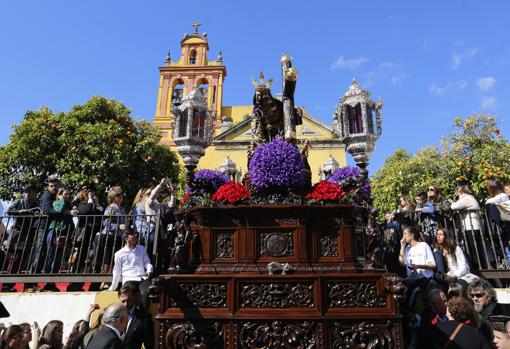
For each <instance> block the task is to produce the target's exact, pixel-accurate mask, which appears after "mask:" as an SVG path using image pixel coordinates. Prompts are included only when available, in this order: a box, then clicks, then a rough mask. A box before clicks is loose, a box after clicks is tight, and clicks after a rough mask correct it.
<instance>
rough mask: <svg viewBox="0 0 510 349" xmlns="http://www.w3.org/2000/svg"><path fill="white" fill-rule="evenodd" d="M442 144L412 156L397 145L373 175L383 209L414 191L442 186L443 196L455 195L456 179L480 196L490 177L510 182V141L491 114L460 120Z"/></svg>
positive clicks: (378, 204) (484, 193) (374, 193)
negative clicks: (439, 146)
mask: <svg viewBox="0 0 510 349" xmlns="http://www.w3.org/2000/svg"><path fill="white" fill-rule="evenodd" d="M441 143H442V148H441V149H438V148H435V147H426V148H424V149H422V150H421V151H419V152H418V153H416V154H414V155H411V154H409V153H407V152H406V151H405V150H404V149H397V150H396V151H395V153H393V154H392V155H391V156H390V157H389V158H387V159H386V161H385V163H384V166H383V167H382V168H381V169H380V170H379V171H377V172H376V173H375V174H374V175H373V176H372V178H371V185H372V198H373V200H374V205H375V206H376V207H378V208H379V209H380V210H381V213H384V212H390V211H392V210H394V209H395V208H396V206H397V200H398V198H399V197H400V196H403V195H405V196H409V197H410V198H411V200H413V201H414V196H415V195H416V194H417V193H418V192H420V191H424V190H426V189H427V187H428V186H429V185H437V186H438V187H439V188H440V189H441V191H442V194H443V196H444V197H446V198H453V197H454V193H455V187H456V186H457V184H464V183H467V184H470V185H471V186H472V187H473V189H474V191H475V195H476V197H477V198H478V199H479V201H483V199H485V198H486V197H487V189H486V181H487V179H499V180H501V181H502V182H507V181H508V173H510V162H509V161H508V159H509V158H510V145H509V143H508V142H507V140H506V139H505V138H504V137H502V136H501V134H500V131H499V129H498V128H497V124H496V121H495V119H494V118H493V117H491V116H485V115H481V114H478V115H472V116H469V117H467V118H466V119H465V120H462V119H460V118H457V119H455V123H454V129H453V132H452V134H451V135H450V136H448V137H446V138H444V139H443V140H442V141H441Z"/></svg>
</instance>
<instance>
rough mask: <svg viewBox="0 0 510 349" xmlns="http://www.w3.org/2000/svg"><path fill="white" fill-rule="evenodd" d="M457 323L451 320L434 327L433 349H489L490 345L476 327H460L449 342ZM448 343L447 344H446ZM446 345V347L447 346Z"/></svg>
mask: <svg viewBox="0 0 510 349" xmlns="http://www.w3.org/2000/svg"><path fill="white" fill-rule="evenodd" d="M458 325H459V322H458V321H457V320H451V321H446V322H441V323H439V324H437V325H436V331H435V333H434V340H435V348H447V349H491V348H492V347H491V345H490V344H489V342H488V341H487V340H486V339H485V337H484V336H483V335H482V334H481V333H480V331H479V330H478V329H477V328H476V327H472V326H470V325H465V324H464V325H462V327H461V328H460V330H459V332H457V335H456V336H455V338H453V340H452V341H451V342H449V340H448V339H449V338H450V336H451V335H452V333H453V332H454V331H455V329H456V328H457V326H458ZM448 342H449V343H448ZM447 343H448V345H447Z"/></svg>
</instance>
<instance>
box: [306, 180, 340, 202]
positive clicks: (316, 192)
mask: <svg viewBox="0 0 510 349" xmlns="http://www.w3.org/2000/svg"><path fill="white" fill-rule="evenodd" d="M344 196H345V192H344V191H343V190H342V188H340V187H339V186H338V184H336V183H331V182H328V181H320V182H319V183H317V184H315V185H314V186H313V188H312V192H311V193H309V194H308V195H307V196H306V198H307V199H309V200H310V199H315V200H317V201H324V202H325V201H334V202H339V201H340V200H341V199H342V198H343V197H344Z"/></svg>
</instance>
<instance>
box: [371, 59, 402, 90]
mask: <svg viewBox="0 0 510 349" xmlns="http://www.w3.org/2000/svg"><path fill="white" fill-rule="evenodd" d="M397 68H398V65H397V64H395V63H391V62H382V63H379V65H378V66H377V67H376V68H375V69H373V70H371V71H369V72H368V73H366V74H365V81H364V85H366V86H372V85H375V84H376V83H378V82H380V81H382V80H385V79H387V78H388V77H389V75H390V74H391V73H392V71H394V70H395V69H397Z"/></svg>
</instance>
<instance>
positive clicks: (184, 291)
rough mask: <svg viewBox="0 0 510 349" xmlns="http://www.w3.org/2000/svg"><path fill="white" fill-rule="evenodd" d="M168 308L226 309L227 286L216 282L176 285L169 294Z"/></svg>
mask: <svg viewBox="0 0 510 349" xmlns="http://www.w3.org/2000/svg"><path fill="white" fill-rule="evenodd" d="M168 295H169V300H168V304H169V306H170V307H174V308H175V307H200V308H226V307H227V284H226V283H218V282H201V283H196V282H193V283H192V282H190V283H182V282H181V283H177V284H176V285H175V288H174V291H173V292H170V293H169V294H168Z"/></svg>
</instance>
